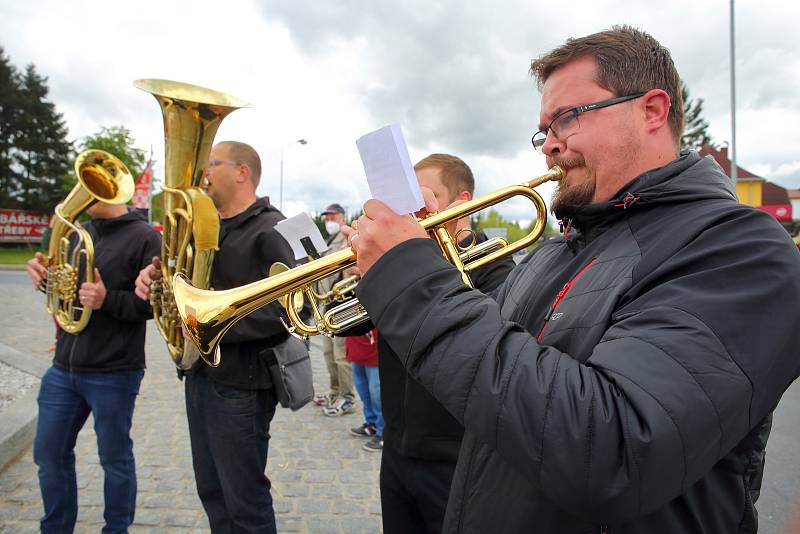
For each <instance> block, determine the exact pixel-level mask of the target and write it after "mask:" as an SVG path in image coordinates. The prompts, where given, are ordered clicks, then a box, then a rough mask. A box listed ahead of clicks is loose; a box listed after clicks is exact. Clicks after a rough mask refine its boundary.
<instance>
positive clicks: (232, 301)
mask: <svg viewBox="0 0 800 534" xmlns="http://www.w3.org/2000/svg"><path fill="white" fill-rule="evenodd" d="M563 177H564V171H563V170H562V169H561V168H560V167H558V166H554V167H552V168H551V169H550V170H549V171H547V173H545V174H544V175H542V176H540V177H538V178H534V179H533V180H530V181H528V182H525V183H523V184H520V185H514V186H509V187H505V188H503V189H500V190H498V191H495V192H494V193H491V194H489V195H486V196H483V197H480V198H477V199H474V200H470V201H468V202H465V203H463V204H460V205H458V206H454V207H452V208H450V209H447V210H444V211H441V212H439V213H436V214H434V215H431V216H429V217H427V218H425V219H423V220H421V221H420V224H421V225H422V227H423V228H425V230H427V231H428V233H429V234H430V235H431V236H432V237H433V238H434V239H436V241H437V242H438V244H439V246H440V248H441V249H442V254H443V255H444V256H445V258H446V259H447V260H448V261H450V262H451V263H453V264H454V265H455V266H456V268H458V270H459V271H461V274H462V279H464V281H465V282H466V283H469V273H470V272H472V271H475V270H476V269H480V268H481V267H483V266H485V265H488V264H490V263H492V262H494V261H496V260H498V259H500V258H502V257H505V256H508V255H510V254H513V253H514V252H516V251H518V250H521V249H523V248H525V247H528V246H530V245H532V244H533V243H534V242H536V240H538V239H539V237H540V236H541V235H542V233H543V232H544V230H545V228H546V226H547V206H546V205H545V203H544V200H542V197H541V196H540V195H539V193H537V192H536V191H535V190H534V188H535V187H537V186H538V185H541V184H543V183H545V182H547V181H551V180H553V181H558V180H561V179H562V178H563ZM516 196H520V197H524V198H527V199H529V200H530V201H531V202H532V203H533V204H534V206H535V208H536V224H535V225H534V228H533V230H532V231H531V232H530V233H529V234H528V235H527V236H525V237H523V238H522V239H519V240H517V241H514V242H512V243H505V241H503V243H505V244H504V245H502V246H497V248H496V250H492V251H490V252H486V253H481V254H478V257H475V258H473V257H470V256H469V255H468V254H467V256H465V255H464V251H462V250H459V248H458V246H457V244H456V243H455V242H454V239H453V237H452V236H451V235H450V233H449V232H448V231H447V229H446V226H447V225H448V224H449V223H452V222H455V221H457V220H458V219H461V218H463V217H467V216H469V215H472V214H473V213H477V212H479V211H481V210H483V209H486V208H488V207H490V206H494V205H496V204H499V203H501V202H503V201H505V200H507V199H509V198H512V197H516ZM467 252H468V251H467ZM462 258H465V259H466V261H463V260H462ZM355 263H356V255H355V251H353V249H352V248H351V247H348V248H346V249H344V250H340V251H338V252H335V253H333V254H331V255H329V256H324V257H322V258H319V259H317V260H314V261H311V262H309V263H306V264H303V265H299V266H297V267H295V268H293V269H289V270H286V271H284V272H280V273H277V274H275V275H274V276H270V277H268V278H265V279H263V280H258V281H256V282H253V283H250V284H247V285H245V286H241V287H237V288H233V289H228V290H225V291H208V290H203V289H198V288H195V287H192V285H191V284H190V283H189V282H188V280H187V279H186V277H185V276H182V275H180V274H178V275H176V276H175V278H174V280H173V292H174V295H175V305H176V307H177V310H178V313H179V314H180V317H181V320H182V321H183V324H184V326H185V331H186V333H187V335H188V337H189V338H190V339H191V340H192V342H193V343H194V344H195V345H196V346H197V348H198V350H199V351H200V352H201V353H202V354H204V355H210V354H213V353H215V352H216V349H217V346H218V345H219V342H220V339H221V338H222V336H223V335H224V334H225V332H226V331H227V330H228V329H229V328H230V327H231V326H233V324H234V323H236V321H238V320H239V319H241V318H242V317H245V316H246V315H247V314H249V313H251V312H253V311H254V310H256V309H258V308H260V307H262V306H265V305H266V304H269V303H270V302H272V301H274V300H277V299H280V298H286V297H287V296H290V295H294V294H295V293H297V292H303V291H305V289H306V288H307V287H308V286H310V285H311V284H313V283H314V282H316V281H318V280H320V279H323V278H325V277H327V276H330V275H332V274H334V273H336V272H339V271H341V270H344V269H346V268H348V267H351V266H353V265H355ZM470 285H471V284H470ZM354 300H356V299H354ZM285 302H288V303H291V300H288V299H287V300H286V301H285ZM356 302H357V300H356ZM359 306H360V305H359ZM286 308H287V311H289V310H292V309H295V307H294V306H291V305H289V306H286ZM359 313H360V314H361V316H362V319H364V320H365V319H366V317H367V316H366V313H365V312H364V311H363V308H362V309H361V310H360V312H359ZM290 315H291V313H290ZM353 324H355V323H353ZM295 326H296V327H297V326H299V328H298V330H300V331H301V332H302V331H304V329H306V328H307V326H308V325H295ZM311 333H312V334H313V333H327V332H326V331H325V327H324V325H322V326H321V327H320V326H318V327H317V329H316V330H315V331H313V332H311Z"/></svg>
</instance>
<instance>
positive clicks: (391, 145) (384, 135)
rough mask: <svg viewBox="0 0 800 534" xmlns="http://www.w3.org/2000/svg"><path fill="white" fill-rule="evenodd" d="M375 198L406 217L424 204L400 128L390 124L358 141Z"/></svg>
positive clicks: (357, 144) (362, 160)
mask: <svg viewBox="0 0 800 534" xmlns="http://www.w3.org/2000/svg"><path fill="white" fill-rule="evenodd" d="M356 146H357V147H358V153H359V154H360V155H361V162H362V163H363V164H364V172H365V173H366V175H367V182H368V183H369V191H370V193H371V194H372V198H375V199H378V200H380V201H381V202H383V203H385V204H386V205H387V206H389V207H390V208H392V210H394V212H395V213H398V214H401V215H404V214H406V213H415V212H417V211H419V210H420V209H421V208H422V207H423V206H424V205H425V201H424V200H423V198H422V192H421V191H420V189H419V183H418V182H417V175H416V174H415V173H414V167H413V165H411V157H410V156H409V155H408V147H407V146H406V140H405V138H404V137H403V130H401V129H400V125H399V124H397V123H395V124H390V125H389V126H384V127H383V128H381V129H379V130H375V131H374V132H371V133H368V134H366V135H364V136H363V137H361V138H360V139H358V141H356Z"/></svg>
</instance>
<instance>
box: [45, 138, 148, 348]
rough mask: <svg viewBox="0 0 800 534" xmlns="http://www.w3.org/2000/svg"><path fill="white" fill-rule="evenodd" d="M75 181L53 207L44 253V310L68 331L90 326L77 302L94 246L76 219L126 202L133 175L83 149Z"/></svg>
mask: <svg viewBox="0 0 800 534" xmlns="http://www.w3.org/2000/svg"><path fill="white" fill-rule="evenodd" d="M75 176H76V177H77V178H78V183H77V184H75V187H73V188H72V191H70V193H69V194H68V195H67V197H66V198H65V199H64V200H63V201H62V202H61V203H60V204H59V205H58V206H56V210H55V222H54V223H53V232H52V234H51V237H50V246H49V249H48V255H49V263H48V268H47V311H49V312H50V313H52V314H53V317H55V320H56V321H57V322H58V325H59V326H60V327H61V328H62V329H63V330H64V331H65V332H67V333H70V334H77V333H78V332H80V331H81V330H83V329H84V328H86V325H87V324H88V323H89V318H90V317H91V315H92V310H91V309H90V308H87V307H84V306H82V305H81V304H80V303H79V302H78V301H77V297H78V289H80V284H81V283H83V282H89V283H92V282H94V244H93V243H92V238H91V237H90V236H89V233H88V232H87V231H86V230H85V229H84V228H82V227H81V225H80V223H78V222H77V221H76V219H77V218H78V216H79V215H80V214H81V213H83V212H84V211H86V210H87V209H88V208H89V207H90V206H91V205H92V204H94V203H95V202H98V201H99V202H105V203H106V204H125V203H126V202H128V201H129V200H130V199H131V196H133V177H132V176H131V173H130V172H129V171H128V168H127V167H126V166H125V164H124V163H122V161H120V160H119V159H118V158H116V157H115V156H113V155H111V154H109V153H108V152H104V151H102V150H86V151H84V152H81V153H80V154H78V157H77V158H76V159H75Z"/></svg>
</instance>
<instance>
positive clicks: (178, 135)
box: [134, 80, 247, 369]
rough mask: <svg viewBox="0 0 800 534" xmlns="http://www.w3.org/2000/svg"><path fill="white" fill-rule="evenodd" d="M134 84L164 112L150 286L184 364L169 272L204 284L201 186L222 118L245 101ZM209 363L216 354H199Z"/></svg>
mask: <svg viewBox="0 0 800 534" xmlns="http://www.w3.org/2000/svg"><path fill="white" fill-rule="evenodd" d="M134 85H135V86H136V87H137V88H139V89H141V90H143V91H146V92H148V93H150V94H152V95H153V96H155V97H156V100H157V101H158V104H159V105H160V106H161V112H162V115H163V118H164V142H165V153H164V156H165V180H164V186H163V187H162V190H163V191H164V197H163V198H164V230H163V237H162V241H161V273H162V275H163V278H162V279H161V280H159V281H156V282H154V283H153V285H152V286H151V288H150V303H151V305H152V306H153V318H154V319H155V323H156V325H157V326H158V330H159V332H160V333H161V336H162V337H163V338H164V340H165V341H166V342H167V349H168V350H169V354H170V357H171V358H172V360H173V361H174V362H175V365H176V366H178V367H179V368H181V369H187V368H189V367H190V366H191V364H192V363H194V361H195V360H196V356H195V355H196V352H194V351H192V350H191V347H186V346H185V343H184V340H183V335H182V332H181V324H180V320H179V318H178V314H177V311H176V310H175V302H174V299H173V296H172V277H173V276H174V275H175V274H176V273H180V274H182V275H184V276H186V277H187V278H188V279H189V280H191V281H192V284H194V285H195V286H197V287H202V288H206V287H208V285H209V283H210V280H211V266H212V263H213V261H214V253H215V252H216V251H217V249H218V239H219V216H218V215H217V210H216V208H215V207H214V203H213V202H212V200H211V198H210V197H209V196H208V195H207V194H206V193H205V191H204V190H203V189H202V188H201V182H202V180H203V170H204V169H205V166H206V162H207V161H208V155H209V153H210V152H211V145H212V143H213V142H214V136H215V135H216V133H217V129H218V128H219V125H220V124H221V123H222V120H223V119H224V118H225V117H226V116H227V115H228V114H229V113H231V112H233V111H235V110H237V109H239V108H241V107H244V106H247V103H245V102H243V101H241V100H239V99H237V98H234V97H232V96H229V95H226V94H224V93H220V92H217V91H213V90H211V89H205V88H203V87H198V86H195V85H190V84H187V83H181V82H173V81H169V80H136V81H135V82H134ZM204 359H205V360H206V362H207V363H209V365H218V364H219V360H218V359H208V358H204Z"/></svg>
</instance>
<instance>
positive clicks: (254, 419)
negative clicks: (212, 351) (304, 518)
mask: <svg viewBox="0 0 800 534" xmlns="http://www.w3.org/2000/svg"><path fill="white" fill-rule="evenodd" d="M276 404H277V399H276V397H275V393H274V392H273V391H272V390H271V389H256V390H248V389H239V388H235V387H231V386H225V385H223V384H220V383H218V382H214V381H212V380H209V378H208V375H207V374H206V373H204V372H202V371H201V372H198V373H193V374H190V375H187V376H186V415H187V416H188V419H189V438H190V439H191V443H192V464H193V466H194V477H195V482H196V484H197V494H198V495H199V497H200V501H201V502H202V503H203V508H204V509H205V511H206V515H207V516H208V522H209V524H210V526H211V532H213V533H215V534H217V533H222V534H228V533H238V532H259V533H260V532H263V533H269V534H274V533H275V532H276V526H275V511H274V510H273V508H272V495H270V488H271V487H272V484H271V483H270V481H269V478H267V476H266V474H265V473H264V471H265V470H266V467H267V453H268V452H269V425H270V422H271V421H272V417H273V416H274V415H275V406H276Z"/></svg>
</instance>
